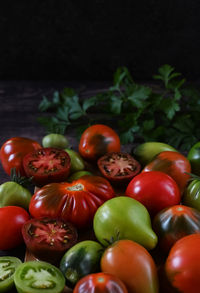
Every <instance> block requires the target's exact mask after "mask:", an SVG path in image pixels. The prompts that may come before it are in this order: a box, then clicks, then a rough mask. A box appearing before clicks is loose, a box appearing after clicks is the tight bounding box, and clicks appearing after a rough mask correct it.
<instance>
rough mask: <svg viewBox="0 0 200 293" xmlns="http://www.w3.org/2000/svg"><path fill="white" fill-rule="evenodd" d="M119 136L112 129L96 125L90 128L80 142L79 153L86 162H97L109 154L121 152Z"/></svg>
mask: <svg viewBox="0 0 200 293" xmlns="http://www.w3.org/2000/svg"><path fill="white" fill-rule="evenodd" d="M120 147H121V145H120V139H119V136H118V134H117V133H116V132H115V131H114V130H113V129H112V128H110V127H108V126H106V125H103V124H96V125H92V126H90V127H88V128H87V129H86V130H85V131H84V132H83V134H82V136H81V139H80V142H79V153H80V155H81V156H82V157H83V158H84V159H86V160H93V161H96V160H97V159H98V158H99V157H101V156H103V155H104V154H106V153H109V152H119V151H120Z"/></svg>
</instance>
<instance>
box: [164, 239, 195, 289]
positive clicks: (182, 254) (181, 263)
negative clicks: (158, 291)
mask: <svg viewBox="0 0 200 293" xmlns="http://www.w3.org/2000/svg"><path fill="white" fill-rule="evenodd" d="M199 247H200V234H192V235H189V236H185V237H183V238H181V239H180V240H178V241H177V242H176V243H175V244H174V245H173V246H172V248H171V250H170V252H169V255H168V257H167V260H166V263H165V271H166V274H167V277H168V279H169V281H170V283H171V284H172V286H173V287H175V288H176V289H178V290H179V292H184V293H198V292H199V288H200V249H199Z"/></svg>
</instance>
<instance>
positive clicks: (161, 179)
mask: <svg viewBox="0 0 200 293" xmlns="http://www.w3.org/2000/svg"><path fill="white" fill-rule="evenodd" d="M125 194H126V195H127V196H129V197H132V198H134V199H136V200H138V201H139V202H141V203H142V204H143V205H144V206H145V207H146V208H147V210H148V211H149V213H150V214H151V215H152V216H154V215H155V214H156V213H158V212H159V211H161V210H162V209H164V208H167V207H170V206H173V205H176V204H179V203H180V200H181V194H180V190H179V187H178V185H177V184H176V182H175V181H174V179H172V178H171V177H170V176H169V175H167V174H165V173H163V172H160V171H149V172H142V173H140V174H138V175H136V176H135V177H134V178H133V179H132V180H131V181H130V182H129V184H128V186H127V188H126V191H125Z"/></svg>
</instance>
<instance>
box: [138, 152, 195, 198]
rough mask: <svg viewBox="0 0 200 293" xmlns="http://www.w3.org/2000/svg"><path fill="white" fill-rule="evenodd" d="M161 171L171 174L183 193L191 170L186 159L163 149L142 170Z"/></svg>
mask: <svg viewBox="0 0 200 293" xmlns="http://www.w3.org/2000/svg"><path fill="white" fill-rule="evenodd" d="M148 171H161V172H164V173H166V174H168V175H169V176H171V177H172V178H173V179H174V181H175V182H176V183H177V184H178V186H179V188H180V192H181V194H182V193H183V191H184V189H185V187H186V185H187V183H188V180H189V178H190V175H189V174H187V173H190V172H191V166H190V162H189V161H188V159H187V158H186V157H185V156H183V155H182V154H180V153H178V152H172V151H165V152H161V153H159V154H158V155H157V156H156V157H155V158H154V159H153V161H151V162H150V163H149V164H148V165H146V166H145V167H144V169H143V172H148Z"/></svg>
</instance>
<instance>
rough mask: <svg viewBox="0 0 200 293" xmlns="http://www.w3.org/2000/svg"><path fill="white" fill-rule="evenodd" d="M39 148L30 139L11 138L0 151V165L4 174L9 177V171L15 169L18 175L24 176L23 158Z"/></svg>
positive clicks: (38, 145) (39, 146)
mask: <svg viewBox="0 0 200 293" xmlns="http://www.w3.org/2000/svg"><path fill="white" fill-rule="evenodd" d="M39 148H41V145H40V144H39V143H37V142H36V141H34V140H32V139H30V138H24V137H13V138H10V139H9V140H7V141H6V142H5V143H4V144H3V145H2V147H1V149H0V159H1V164H2V166H3V168H4V170H5V172H6V173H7V174H8V175H10V171H11V169H12V168H16V171H17V172H20V175H22V176H25V172H24V168H23V163H22V160H23V157H24V156H25V155H26V154H27V153H29V152H32V151H34V150H37V149H39Z"/></svg>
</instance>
